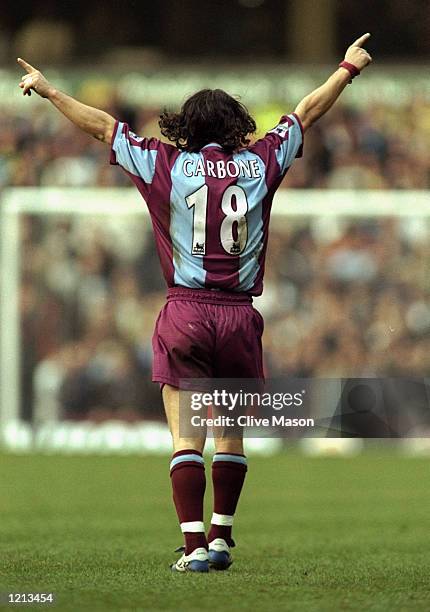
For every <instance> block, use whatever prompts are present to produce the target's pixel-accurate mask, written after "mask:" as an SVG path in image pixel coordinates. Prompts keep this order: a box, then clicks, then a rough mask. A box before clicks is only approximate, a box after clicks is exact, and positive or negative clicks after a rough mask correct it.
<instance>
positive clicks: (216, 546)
mask: <svg viewBox="0 0 430 612" xmlns="http://www.w3.org/2000/svg"><path fill="white" fill-rule="evenodd" d="M233 546H234V542H232V543H231V546H229V545H228V544H227V542H226V541H225V540H223V539H222V538H215V540H212V542H209V553H208V557H209V567H210V568H211V569H214V570H226V569H228V568H229V567H230V565H231V564H232V563H233V559H232V557H231V554H230V548H231V547H233Z"/></svg>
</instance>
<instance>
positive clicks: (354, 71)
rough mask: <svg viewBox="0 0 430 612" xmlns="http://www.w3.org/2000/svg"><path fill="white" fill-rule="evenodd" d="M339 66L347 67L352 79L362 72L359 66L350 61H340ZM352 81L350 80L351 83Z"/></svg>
mask: <svg viewBox="0 0 430 612" xmlns="http://www.w3.org/2000/svg"><path fill="white" fill-rule="evenodd" d="M339 68H345V70H348V72H349V74H350V75H351V81H352V79H353V78H354V77H356V76H358V75H359V74H360V71H359V69H358V68H357V66H354V64H351V63H350V62H346V61H345V60H343V62H340V64H339ZM351 81H349V82H350V83H351Z"/></svg>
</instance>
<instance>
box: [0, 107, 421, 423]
mask: <svg viewBox="0 0 430 612" xmlns="http://www.w3.org/2000/svg"><path fill="white" fill-rule="evenodd" d="M287 110H290V109H287ZM111 111H112V112H113V113H115V114H116V115H117V116H119V117H121V119H123V120H126V121H128V122H129V123H130V125H131V126H132V128H133V129H134V130H135V131H136V132H138V133H140V134H148V135H151V136H153V135H155V136H157V134H158V131H157V130H158V128H157V120H156V119H157V116H156V114H155V113H152V112H149V111H147V110H145V111H138V110H136V109H132V108H121V106H120V105H117V106H116V107H115V108H112V109H111ZM257 117H258V113H257ZM429 140H430V104H429V103H428V102H425V101H424V100H421V99H419V100H415V101H414V103H413V104H412V105H409V106H408V107H407V108H406V107H400V106H390V107H388V106H384V105H383V104H380V105H378V106H373V107H372V108H371V109H367V110H366V109H362V110H357V109H354V108H349V107H345V106H340V107H339V108H336V109H334V110H333V111H332V112H331V113H329V115H327V117H326V118H324V120H323V121H322V122H321V123H320V124H317V125H316V126H315V127H314V128H313V129H312V130H311V131H310V132H309V133H308V134H307V135H306V143H305V155H304V157H303V159H301V160H298V161H297V162H296V164H295V166H294V167H293V168H292V169H291V171H290V172H289V173H288V175H287V178H286V179H285V182H284V186H285V187H294V188H312V187H318V188H351V189H428V188H429V187H430V153H429V150H428V142H429ZM108 158H109V149H108V147H105V146H103V145H101V144H100V143H98V142H97V141H95V140H92V139H91V138H89V137H87V136H86V135H83V134H80V133H79V132H78V131H77V130H76V129H74V128H73V126H71V125H70V124H69V123H68V122H66V121H65V120H64V119H62V118H61V117H60V116H59V115H58V114H57V113H55V112H54V111H53V110H51V109H50V108H49V106H48V105H46V106H44V107H41V106H38V107H37V109H36V110H34V112H30V113H29V114H28V115H27V116H23V114H22V112H18V111H15V110H13V109H8V110H7V112H6V113H5V115H4V117H3V118H2V130H1V131H0V186H2V187H4V186H7V185H12V186H35V185H36V186H39V185H40V186H51V185H55V186H75V187H76V186H83V187H85V186H94V185H98V186H104V187H106V186H123V185H126V186H129V181H128V179H127V177H126V176H125V174H124V173H123V172H121V171H120V170H119V169H118V168H113V167H110V166H109V163H108ZM136 197H137V198H138V197H139V195H138V194H137V193H136ZM429 237H430V224H429V221H428V220H425V219H422V220H418V221H416V220H415V221H410V220H405V219H399V218H398V219H396V218H394V217H393V218H379V219H367V220H364V219H362V220H360V221H351V220H349V221H348V220H345V219H341V218H339V219H336V220H333V222H331V226H330V232H327V231H326V229H325V228H324V227H322V226H321V225H319V224H318V222H317V220H313V219H310V220H306V221H305V220H304V219H295V220H293V219H289V218H288V217H287V218H285V220H282V222H279V223H278V222H277V223H276V228H275V227H274V228H273V230H272V233H271V242H270V247H269V254H268V260H267V267H266V281H265V291H264V294H263V296H262V297H261V298H258V299H257V300H256V301H255V304H256V306H257V308H258V309H259V310H260V311H261V312H262V314H263V315H264V318H265V321H266V327H265V333H264V348H265V369H266V375H267V376H278V375H288V376H317V377H348V376H353V377H361V376H393V377H396V376H406V377H408V376H424V375H428V372H429V370H430V300H429V289H430V286H429V285H430V275H429V269H430V241H429ZM22 245H23V250H22V254H23V257H22V262H23V269H22V290H21V311H22V330H23V355H22V357H23V374H22V375H23V389H24V391H25V392H24V394H23V397H24V405H23V414H24V416H25V417H26V418H29V417H30V416H31V415H32V414H33V415H34V416H35V418H36V419H40V420H46V419H51V418H57V417H58V416H62V417H67V418H72V419H79V418H91V419H93V420H105V419H108V418H112V417H113V416H114V417H117V418H124V419H126V420H136V419H140V418H142V417H143V418H145V417H148V418H154V417H157V416H160V415H161V401H160V392H159V389H158V387H157V385H153V384H152V383H151V382H150V370H151V336H152V331H153V326H154V323H155V319H156V316H157V314H158V311H159V309H160V308H161V306H162V304H163V300H164V295H165V290H164V285H163V281H162V279H161V273H160V270H159V267H158V263H157V258H156V254H155V251H154V244H153V240H152V236H151V233H150V230H149V228H148V224H147V221H146V220H145V219H144V218H139V219H133V220H131V221H130V220H126V219H121V221H119V220H118V218H115V219H114V218H111V217H109V216H108V215H107V216H106V218H103V219H100V218H98V219H95V218H91V217H89V218H85V219H84V218H79V217H68V216H62V217H61V216H51V215H50V216H49V218H48V217H44V216H42V215H41V216H39V215H28V216H24V217H23V218H22Z"/></svg>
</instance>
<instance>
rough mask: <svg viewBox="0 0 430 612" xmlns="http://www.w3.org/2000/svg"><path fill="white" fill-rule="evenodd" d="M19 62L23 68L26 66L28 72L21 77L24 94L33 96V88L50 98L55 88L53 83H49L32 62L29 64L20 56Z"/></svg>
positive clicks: (44, 96) (40, 94) (42, 95)
mask: <svg viewBox="0 0 430 612" xmlns="http://www.w3.org/2000/svg"><path fill="white" fill-rule="evenodd" d="M17 62H18V64H19V65H20V66H21V68H24V70H25V71H26V74H24V75H23V76H22V77H21V82H20V84H19V86H20V87H21V89H22V90H23V91H22V93H23V95H24V96H25V95H29V96H31V90H33V91H35V92H36V93H37V94H39V96H41V97H42V98H49V96H50V94H51V92H52V91H53V90H54V88H53V86H52V85H51V83H49V81H48V80H47V79H46V78H45V77H44V76H43V74H42V73H41V72H39V70H36V68H33V66H32V65H31V64H28V63H27V62H26V61H24V60H23V59H21V58H20V57H18V59H17Z"/></svg>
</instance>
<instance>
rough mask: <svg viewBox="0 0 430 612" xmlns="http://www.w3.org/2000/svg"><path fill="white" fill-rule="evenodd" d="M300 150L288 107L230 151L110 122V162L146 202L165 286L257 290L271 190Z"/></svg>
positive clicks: (300, 131)
mask: <svg viewBox="0 0 430 612" xmlns="http://www.w3.org/2000/svg"><path fill="white" fill-rule="evenodd" d="M302 149H303V128H302V125H301V122H300V119H299V118H298V116H297V115H295V114H294V113H293V114H291V115H285V116H283V117H282V118H281V120H280V122H279V124H278V125H277V126H276V127H275V128H274V129H273V130H270V131H269V132H268V133H267V134H266V135H265V136H264V138H261V139H260V140H257V141H256V142H255V143H254V144H252V145H250V146H249V147H246V148H243V149H241V150H239V151H237V152H235V153H227V152H226V151H225V150H223V148H222V147H221V146H220V145H219V144H217V143H215V142H213V143H210V144H207V145H206V146H205V147H203V148H202V149H201V151H199V152H198V153H189V152H187V151H181V150H179V149H178V148H177V147H175V146H173V145H170V144H166V143H164V142H161V141H160V140H158V139H156V138H149V139H148V138H140V137H139V136H136V134H134V133H133V132H132V131H131V130H130V129H129V127H128V125H127V124H126V123H121V122H116V124H115V129H114V133H113V137H112V150H111V163H112V164H118V165H120V166H121V167H122V168H123V169H124V170H125V171H126V172H127V174H128V175H129V176H130V178H131V179H132V181H133V182H134V184H135V185H136V187H137V188H138V190H139V191H140V193H141V195H142V197H143V198H144V200H145V201H146V204H147V206H148V209H149V213H150V216H151V221H152V226H153V229H154V236H155V242H156V247H157V251H158V255H159V258H160V262H161V267H162V270H163V274H164V277H165V279H166V281H167V284H168V286H169V287H173V286H178V285H179V286H184V287H190V288H194V289H221V290H225V291H240V292H245V293H249V294H250V295H260V294H261V292H262V289H263V274H264V263H265V255H266V248H267V241H268V232H269V217H270V211H271V206H272V200H273V196H274V194H275V191H276V189H277V188H278V187H279V185H280V183H281V181H282V179H283V177H284V176H285V174H286V172H287V170H288V168H289V167H290V166H291V164H292V163H293V161H294V159H295V158H296V157H300V156H301V155H302Z"/></svg>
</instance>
